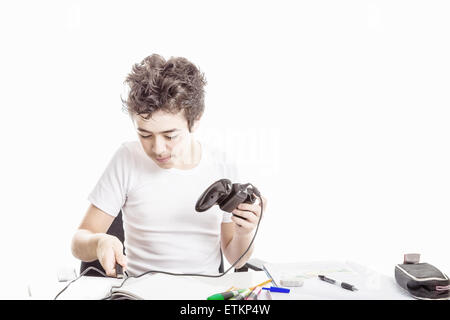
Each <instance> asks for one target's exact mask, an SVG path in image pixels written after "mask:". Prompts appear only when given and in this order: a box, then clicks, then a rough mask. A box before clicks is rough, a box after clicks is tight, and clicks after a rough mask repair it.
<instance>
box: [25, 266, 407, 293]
mask: <svg viewBox="0 0 450 320" xmlns="http://www.w3.org/2000/svg"><path fill="white" fill-rule="evenodd" d="M145 277H148V279H145ZM267 279H268V278H267V275H266V274H265V272H263V271H259V272H257V271H252V270H250V271H249V272H230V273H228V274H226V275H224V276H223V277H220V278H205V277H184V276H183V277H178V276H169V275H164V274H155V275H147V276H144V277H142V278H138V279H134V278H130V279H128V280H127V282H126V283H125V284H126V285H125V286H124V287H127V288H129V289H130V290H131V291H132V292H134V293H136V294H137V295H139V296H141V297H144V298H145V299H148V300H152V299H158V300H205V299H206V298H207V297H208V296H210V295H212V294H214V293H219V292H223V291H226V290H228V289H229V288H230V287H232V286H234V287H238V288H248V287H252V286H255V285H257V284H259V283H261V282H263V281H265V280H267ZM122 281H123V280H122V279H114V278H103V277H82V278H80V279H79V280H77V281H75V282H74V283H72V284H71V285H70V286H69V287H68V288H67V290H66V291H64V292H63V293H62V294H61V295H60V296H59V298H58V299H85V300H86V299H101V298H103V297H106V296H108V295H109V292H110V289H111V286H113V285H119V284H120V283H121V282H122ZM66 285H67V283H53V285H50V284H46V285H44V283H41V284H40V285H34V286H33V285H31V286H30V293H31V297H30V299H53V298H54V297H55V296H56V295H57V294H58V292H59V291H61V290H62V288H64V287H65V286H66ZM266 286H270V284H267V285H266ZM318 288H319V291H318ZM290 289H291V292H290V293H289V294H286V293H268V292H267V291H265V290H263V294H262V296H261V297H260V298H261V299H273V300H316V299H337V300H358V299H369V300H375V299H383V300H401V299H412V298H411V297H410V296H409V295H408V294H407V293H406V292H404V291H403V290H402V289H401V288H400V287H399V286H398V285H397V284H396V283H395V280H394V279H393V278H390V277H387V276H384V275H380V278H377V282H376V283H375V284H374V286H373V288H371V290H370V291H367V290H359V291H356V292H352V291H348V290H344V289H342V288H340V287H338V286H334V285H330V284H328V283H324V282H322V281H320V280H317V279H309V280H307V281H305V283H304V285H303V286H302V287H297V288H290Z"/></svg>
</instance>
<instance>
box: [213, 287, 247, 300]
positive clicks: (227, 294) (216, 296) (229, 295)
mask: <svg viewBox="0 0 450 320" xmlns="http://www.w3.org/2000/svg"><path fill="white" fill-rule="evenodd" d="M245 290H246V289H239V290H233V291H226V292H222V293H216V294H213V295H212V296H210V297H208V298H207V300H228V299H230V298H233V297H235V296H237V295H238V294H240V293H241V292H244V291H245Z"/></svg>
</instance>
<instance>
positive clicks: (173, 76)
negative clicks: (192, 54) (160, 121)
mask: <svg viewBox="0 0 450 320" xmlns="http://www.w3.org/2000/svg"><path fill="white" fill-rule="evenodd" d="M206 83H207V82H206V79H205V76H204V74H203V73H202V72H200V70H199V69H198V68H197V67H196V66H195V65H194V64H193V63H192V62H190V61H189V60H187V59H186V58H183V57H171V58H170V59H169V60H167V61H166V60H165V59H164V58H163V57H161V56H160V55H158V54H152V55H151V56H148V57H146V58H145V59H144V60H142V61H141V62H140V63H136V64H134V65H133V67H132V71H131V73H130V74H128V76H127V78H126V80H125V84H127V85H128V87H129V93H128V97H127V99H126V100H124V99H122V102H123V106H124V109H125V110H126V111H127V112H128V113H129V114H137V115H141V116H145V118H146V119H148V118H150V117H151V115H152V113H153V112H155V111H158V110H164V111H166V112H169V113H172V114H176V113H178V112H180V111H182V110H183V111H184V116H185V118H186V120H187V122H188V128H189V131H190V130H191V128H192V125H193V123H194V121H195V120H198V119H200V117H201V116H202V114H203V110H204V108H205V102H204V86H205V85H206Z"/></svg>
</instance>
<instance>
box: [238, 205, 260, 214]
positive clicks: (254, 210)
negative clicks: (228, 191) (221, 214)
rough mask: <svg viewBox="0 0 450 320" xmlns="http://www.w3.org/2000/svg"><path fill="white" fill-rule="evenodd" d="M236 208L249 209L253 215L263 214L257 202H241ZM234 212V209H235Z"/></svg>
mask: <svg viewBox="0 0 450 320" xmlns="http://www.w3.org/2000/svg"><path fill="white" fill-rule="evenodd" d="M235 210H240V211H249V212H251V213H252V214H253V215H256V216H257V217H259V216H260V215H261V207H260V206H259V205H257V204H254V203H253V204H250V203H241V204H239V205H238V207H237V208H236V209H235ZM233 212H234V211H233Z"/></svg>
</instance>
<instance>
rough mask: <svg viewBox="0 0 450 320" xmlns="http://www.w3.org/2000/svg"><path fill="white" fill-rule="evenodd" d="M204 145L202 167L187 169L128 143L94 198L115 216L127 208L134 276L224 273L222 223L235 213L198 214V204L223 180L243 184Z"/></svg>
mask: <svg viewBox="0 0 450 320" xmlns="http://www.w3.org/2000/svg"><path fill="white" fill-rule="evenodd" d="M201 145H202V148H201V149H202V156H201V160H200V163H199V164H198V165H197V166H196V167H195V168H193V169H190V170H181V169H176V168H171V169H162V168H160V167H159V166H158V165H157V164H156V163H155V162H154V161H153V160H152V159H151V158H150V157H149V156H148V155H147V154H146V153H145V152H144V149H143V148H142V145H141V143H140V142H139V141H132V142H125V143H123V144H122V145H121V146H120V148H119V149H118V150H117V151H116V153H115V154H114V156H113V158H112V160H111V161H110V163H109V164H108V166H107V168H106V170H105V171H104V173H103V175H102V176H101V178H100V180H99V181H98V183H97V184H96V186H95V188H94V189H93V191H92V192H91V193H90V194H89V197H88V200H89V201H90V202H91V203H92V204H93V205H94V206H96V207H97V208H99V209H101V210H102V211H104V212H106V213H107V214H109V215H111V216H114V217H115V216H117V215H118V213H119V211H120V210H122V217H123V226H124V234H125V243H124V246H125V254H126V256H127V261H128V272H129V274H130V275H139V274H141V273H143V272H146V271H149V270H159V271H169V272H179V273H202V274H217V273H218V269H219V265H220V260H221V255H220V233H221V232H220V231H221V224H222V223H229V222H232V220H231V213H228V212H225V211H222V210H221V209H220V208H219V206H217V205H214V206H213V207H212V208H210V209H209V210H207V211H205V212H197V211H195V204H196V202H197V200H198V198H199V197H200V195H201V194H202V193H203V192H204V191H205V190H206V189H207V188H208V187H209V186H210V185H211V184H213V183H214V182H215V181H217V180H219V179H223V178H227V179H229V180H231V182H233V183H235V182H240V183H242V181H238V180H237V179H238V174H237V170H236V165H234V164H232V163H230V162H229V161H227V159H226V157H225V155H224V154H223V153H221V152H219V151H217V150H215V149H213V148H210V147H208V146H207V145H204V144H203V143H202V144H201Z"/></svg>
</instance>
